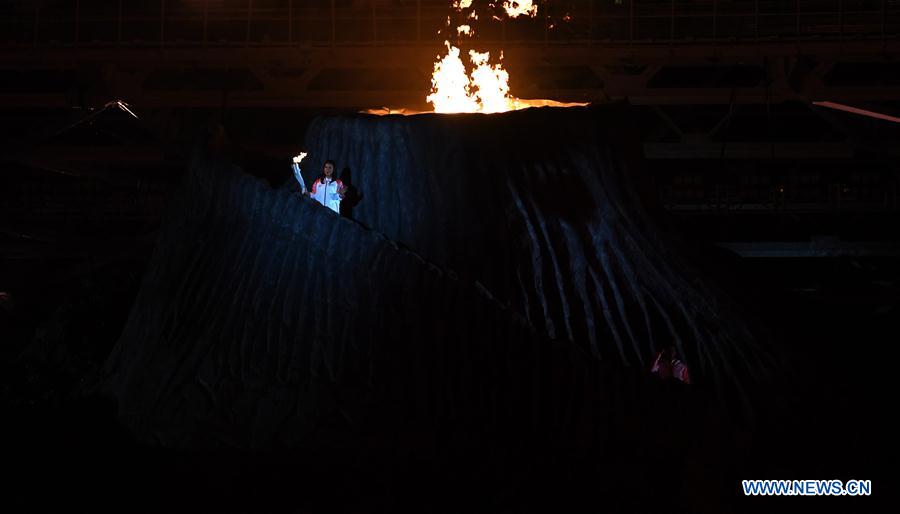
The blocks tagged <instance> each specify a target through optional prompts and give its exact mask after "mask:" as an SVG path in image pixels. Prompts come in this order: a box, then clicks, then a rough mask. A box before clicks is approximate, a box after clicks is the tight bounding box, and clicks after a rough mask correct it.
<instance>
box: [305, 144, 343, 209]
mask: <svg viewBox="0 0 900 514" xmlns="http://www.w3.org/2000/svg"><path fill="white" fill-rule="evenodd" d="M304 157H306V153H301V154H300V155H298V156H296V157H294V159H293V161H294V164H293V168H294V176H295V177H296V178H297V182H299V183H300V187H301V188H302V191H303V194H304V196H309V197H311V198H312V199H313V200H315V201H317V202H319V203H320V204H322V205H324V206H325V207H328V208H329V209H331V210H333V211H334V212H336V213H338V214H340V212H341V200H343V199H344V196H345V195H346V194H347V188H346V187H345V186H344V183H343V182H341V180H340V179H337V178H335V176H334V168H335V164H334V161H332V160H330V159H329V160H327V161H325V164H324V165H323V166H322V174H321V175H320V176H319V178H317V179H316V181H315V182H313V184H312V188H311V189H310V190H309V191H308V192H307V190H306V184H305V183H304V182H303V177H302V176H301V175H300V161H302V160H303V158H304Z"/></svg>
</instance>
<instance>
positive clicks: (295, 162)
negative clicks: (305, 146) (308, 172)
mask: <svg viewBox="0 0 900 514" xmlns="http://www.w3.org/2000/svg"><path fill="white" fill-rule="evenodd" d="M304 157H306V152H301V153H300V155H296V156H294V158H293V159H292V161H293V162H292V163H291V167H292V168H293V170H294V178H296V179H297V182H299V183H300V191H301V192H302V193H303V194H304V195H307V191H306V182H304V181H303V174H302V173H300V162H301V161H302V160H303V158H304Z"/></svg>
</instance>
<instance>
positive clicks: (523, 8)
mask: <svg viewBox="0 0 900 514" xmlns="http://www.w3.org/2000/svg"><path fill="white" fill-rule="evenodd" d="M470 3H471V2H470ZM503 10H504V11H506V14H507V15H508V16H509V17H510V18H518V17H519V16H521V15H525V16H531V17H532V18H534V17H535V16H536V15H537V5H534V4H533V3H532V1H531V0H506V1H504V2H503Z"/></svg>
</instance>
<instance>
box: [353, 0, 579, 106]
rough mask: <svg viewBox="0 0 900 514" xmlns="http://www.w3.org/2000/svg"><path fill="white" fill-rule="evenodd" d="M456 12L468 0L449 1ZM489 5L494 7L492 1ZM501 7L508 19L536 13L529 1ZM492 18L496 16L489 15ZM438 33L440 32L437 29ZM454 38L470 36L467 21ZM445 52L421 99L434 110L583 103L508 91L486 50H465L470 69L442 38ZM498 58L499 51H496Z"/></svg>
mask: <svg viewBox="0 0 900 514" xmlns="http://www.w3.org/2000/svg"><path fill="white" fill-rule="evenodd" d="M451 5H452V6H453V8H455V9H456V10H457V11H458V12H460V13H462V12H463V10H465V9H471V8H472V0H453V2H452V4H451ZM490 6H491V7H492V8H493V7H495V6H496V2H492V3H491V4H490ZM502 7H503V9H504V11H505V13H506V14H507V16H509V17H510V18H517V17H518V16H522V15H524V16H530V17H534V16H536V15H537V9H538V7H537V5H535V4H534V3H533V2H531V0H505V1H504V2H503V4H502ZM466 18H467V19H470V20H477V19H478V15H477V14H476V13H475V10H474V9H473V10H472V11H471V12H470V13H469V14H468V15H466ZM493 18H495V19H499V18H497V17H496V16H493ZM450 24H451V21H450V17H449V16H448V17H447V22H446V24H445V26H446V27H447V28H449V27H450ZM438 33H440V31H439V32H438ZM456 34H457V37H461V36H463V35H466V36H469V37H472V36H473V35H474V29H473V27H472V26H471V25H469V24H460V25H458V26H457V27H456ZM444 46H445V47H446V48H447V53H446V54H445V55H444V56H443V57H442V56H440V55H438V56H437V60H436V61H435V63H434V71H433V72H432V74H431V92H430V94H429V95H428V96H427V97H425V100H426V101H427V102H428V103H430V104H431V105H432V106H433V107H434V112H438V113H461V112H480V113H496V112H506V111H513V110H518V109H526V108H528V107H544V106H555V107H574V106H583V105H587V104H586V103H563V102H557V101H554V100H523V99H520V98H516V97H514V96H512V95H510V94H509V73H508V72H507V71H506V70H505V69H503V65H502V64H501V63H500V62H498V63H496V64H491V62H490V58H491V55H490V53H489V52H478V51H476V50H474V49H472V50H469V52H468V54H469V61H470V62H471V70H470V69H468V68H467V67H466V64H464V63H463V60H462V59H461V58H460V54H461V50H460V48H457V47H456V46H453V45H451V44H450V42H449V41H444ZM499 60H500V61H502V60H503V54H502V53H501V54H500V59H499ZM367 112H369V113H372V114H413V113H414V112H413V111H410V110H407V109H389V108H383V109H372V110H369V111H367Z"/></svg>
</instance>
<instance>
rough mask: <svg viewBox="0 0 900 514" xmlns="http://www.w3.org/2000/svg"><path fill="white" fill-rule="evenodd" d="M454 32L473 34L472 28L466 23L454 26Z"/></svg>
mask: <svg viewBox="0 0 900 514" xmlns="http://www.w3.org/2000/svg"><path fill="white" fill-rule="evenodd" d="M456 33H457V34H465V35H467V36H473V35H475V31H474V30H472V27H470V26H468V25H460V26H459V27H456Z"/></svg>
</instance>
